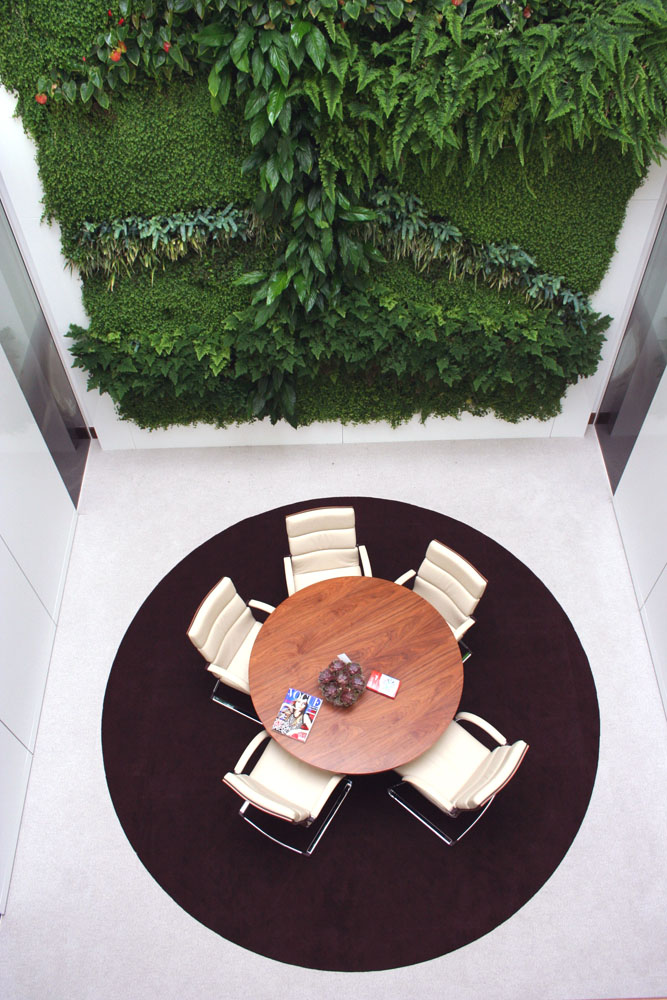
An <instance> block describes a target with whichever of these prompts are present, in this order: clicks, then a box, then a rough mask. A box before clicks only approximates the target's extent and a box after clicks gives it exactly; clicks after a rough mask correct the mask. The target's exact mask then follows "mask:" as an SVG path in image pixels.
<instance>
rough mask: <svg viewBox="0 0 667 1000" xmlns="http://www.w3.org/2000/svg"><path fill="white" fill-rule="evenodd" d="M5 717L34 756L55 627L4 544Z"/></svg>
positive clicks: (0, 549)
mask: <svg viewBox="0 0 667 1000" xmlns="http://www.w3.org/2000/svg"><path fill="white" fill-rule="evenodd" d="M0 580H2V600H1V601H0V635H2V646H3V657H2V659H3V662H2V667H1V668H0V718H2V721H3V722H4V724H5V725H6V726H7V728H8V729H9V730H10V731H11V732H12V733H13V735H14V736H16V738H17V739H19V740H20V741H21V743H23V745H24V746H25V747H26V749H28V750H30V752H31V753H32V752H33V751H34V749H35V739H36V736H37V724H38V722H39V713H40V710H41V707H42V698H43V696H44V688H45V686H46V675H47V673H48V670H49V660H50V658H51V649H52V647H53V640H54V637H55V633H56V626H55V622H54V621H53V619H52V618H51V617H50V615H48V614H47V612H46V610H45V609H44V605H43V604H42V602H41V601H40V599H39V598H38V597H37V594H36V593H35V591H34V590H33V588H32V587H31V586H30V584H29V582H28V580H27V578H26V577H25V575H24V574H23V572H22V570H21V569H20V567H19V566H18V565H17V563H16V561H15V560H14V557H13V556H12V555H11V554H10V552H9V549H8V548H7V546H6V545H5V543H4V542H3V541H2V540H0Z"/></svg>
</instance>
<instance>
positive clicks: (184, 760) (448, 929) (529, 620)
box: [102, 497, 599, 972]
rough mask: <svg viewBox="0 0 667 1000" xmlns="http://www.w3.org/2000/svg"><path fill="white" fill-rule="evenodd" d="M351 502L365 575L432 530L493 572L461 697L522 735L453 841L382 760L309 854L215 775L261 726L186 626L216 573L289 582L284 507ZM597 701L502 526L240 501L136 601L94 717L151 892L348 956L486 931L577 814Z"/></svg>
mask: <svg viewBox="0 0 667 1000" xmlns="http://www.w3.org/2000/svg"><path fill="white" fill-rule="evenodd" d="M329 504H352V505H353V506H354V507H355V510H356V516H357V538H358V541H359V542H361V543H364V544H365V545H366V546H367V548H368V552H369V555H370V559H371V564H372V567H373V573H374V575H376V576H380V577H384V578H386V579H390V580H393V579H395V578H396V577H397V576H398V575H399V574H400V573H402V572H403V571H404V570H406V569H409V568H413V569H417V568H418V566H419V564H420V562H421V560H422V558H423V555H424V552H425V550H426V547H427V545H428V543H429V541H430V540H431V539H432V538H438V539H439V540H440V541H442V542H444V543H446V544H447V545H449V546H451V547H452V548H454V549H456V550H457V551H458V552H460V553H462V554H463V555H465V556H466V557H467V558H468V559H469V560H470V561H471V562H472V563H473V564H474V565H475V566H476V567H477V568H478V569H479V571H480V572H481V573H483V574H484V576H486V577H487V578H488V580H489V584H488V587H487V590H486V593H485V594H484V596H483V598H482V600H481V602H480V604H479V606H478V608H477V612H476V615H475V617H476V619H477V624H476V625H475V626H474V627H473V628H472V629H471V630H470V632H469V633H468V637H467V638H468V642H469V645H470V646H471V648H472V650H473V656H472V658H471V659H470V660H469V662H468V663H467V664H466V668H465V682H464V689H463V697H462V701H461V706H460V707H461V708H462V709H466V710H468V711H471V712H475V713H477V714H479V715H481V716H483V717H484V718H486V719H488V721H489V722H491V723H492V724H493V725H495V726H496V727H497V728H498V729H500V731H501V732H503V733H504V734H505V736H506V737H507V738H508V740H510V741H513V740H515V739H524V740H526V741H527V742H528V743H529V744H530V750H529V751H528V754H527V756H526V759H525V761H524V763H523V764H522V766H521V769H520V770H519V772H518V774H517V776H516V777H515V778H514V780H513V781H512V782H511V783H510V784H509V785H508V786H507V788H506V789H504V790H503V792H502V793H501V794H500V795H499V796H498V798H497V799H496V800H495V801H494V802H493V804H492V805H491V807H490V809H489V810H488V812H487V813H486V814H485V815H484V817H483V818H482V819H481V821H480V822H479V823H478V824H477V826H476V827H475V828H474V830H472V831H471V833H470V834H469V835H468V836H467V837H466V838H465V839H464V840H462V841H461V842H460V843H458V844H457V845H456V846H454V847H452V848H448V847H446V846H445V845H444V844H443V843H442V842H441V841H440V840H438V838H436V837H435V836H434V835H433V834H432V833H430V832H429V831H428V830H427V829H426V828H425V827H423V826H421V825H420V824H419V823H417V821H416V820H414V819H413V818H412V817H411V816H410V815H409V814H408V813H406V812H405V811H404V810H402V809H401V808H400V807H399V806H398V805H396V804H395V803H394V802H392V801H391V799H390V798H389V797H388V795H387V792H386V788H387V786H388V785H389V784H390V783H392V782H395V781H396V780H397V778H396V775H394V774H392V773H390V774H381V775H375V776H362V777H356V778H355V779H354V785H353V788H352V791H351V793H350V795H349V796H348V798H347V800H346V802H345V803H344V804H343V806H342V808H341V810H340V811H339V813H338V815H337V816H336V818H335V820H334V822H333V824H332V826H331V827H330V828H329V830H328V831H327V833H326V834H325V836H324V839H323V840H322V842H321V843H320V845H319V847H318V849H317V850H316V852H315V853H314V854H313V856H312V857H310V858H304V857H301V856H299V855H296V854H292V853H291V852H289V851H286V850H284V849H283V848H280V847H278V846H277V845H275V844H273V843H271V842H270V841H268V840H266V839H265V838H264V837H262V835H261V834H260V833H258V832H257V831H255V830H253V829H252V828H251V827H250V826H248V824H246V823H244V822H243V821H242V819H241V818H240V817H239V815H238V809H239V806H240V799H239V798H238V797H237V796H236V795H234V793H233V792H232V791H231V790H230V789H228V788H226V787H225V786H224V785H223V784H222V783H221V778H222V775H223V774H224V773H225V772H226V771H227V770H229V769H231V768H232V767H233V765H234V764H235V763H236V761H237V759H238V757H239V755H240V753H241V751H242V750H243V749H244V747H245V746H246V745H247V743H248V742H249V741H250V739H251V738H252V737H253V735H254V734H255V733H256V732H257V731H258V728H257V726H255V725H253V723H252V722H250V721H248V720H247V719H245V718H243V717H242V716H239V715H236V714H235V713H233V712H230V711H229V710H227V709H225V708H223V707H221V706H219V705H216V704H215V703H214V702H212V701H211V700H210V697H209V696H210V693H211V691H212V688H213V678H212V676H211V674H209V673H207V671H206V665H205V663H204V660H203V659H202V658H201V656H200V655H199V654H198V653H197V651H196V650H195V649H194V647H193V646H192V645H191V644H190V642H189V640H188V639H187V638H186V630H187V628H188V625H189V623H190V620H191V618H192V616H193V614H194V612H195V610H196V608H197V606H198V605H199V602H200V601H201V599H202V598H203V596H204V595H205V594H206V593H207V592H208V590H209V589H210V588H211V587H212V586H213V585H214V584H215V583H216V582H217V581H218V580H219V579H220V578H221V577H222V576H225V575H227V576H230V577H231V578H232V580H233V581H234V583H235V584H236V587H237V589H238V591H239V593H240V594H241V596H242V597H243V598H244V599H245V600H249V599H250V598H253V597H254V598H257V599H259V600H263V601H267V602H269V603H271V604H278V603H279V602H280V601H281V600H283V599H284V598H285V597H286V596H287V595H286V589H285V580H284V576H283V565H282V561H283V556H284V555H286V554H287V544H286V538H285V527H284V516H285V514H288V513H291V512H293V511H295V510H303V509H306V508H308V507H315V506H325V505H329ZM598 740H599V715H598V705H597V698H596V693H595V685H594V683H593V678H592V675H591V672H590V669H589V666H588V661H587V659H586V654H585V653H584V651H583V649H582V647H581V644H580V642H579V640H578V638H577V636H576V634H575V632H574V629H573V628H572V625H571V624H570V621H569V619H568V618H567V616H566V615H565V613H564V612H563V610H562V608H561V607H560V605H559V604H558V603H557V601H556V600H555V599H554V597H553V596H552V595H551V593H550V592H549V591H548V590H547V588H546V587H545V586H544V585H543V584H542V583H541V582H540V580H539V579H538V578H537V577H536V576H535V575H534V574H533V573H532V572H531V571H530V570H529V569H528V568H527V567H526V566H525V565H523V563H521V562H520V561H519V560H518V559H516V558H515V557H514V556H513V555H511V553H509V552H508V551H507V550H506V549H504V548H503V547H502V546H500V545H498V544H497V543H496V542H494V541H493V540H492V539H490V538H488V537H487V536H486V535H483V534H481V533H480V532H478V531H475V530H474V529H473V528H470V527H468V526H467V525H465V524H462V523H461V522H459V521H455V520H453V519H452V518H449V517H446V516H444V515H443V514H438V513H436V512H434V511H430V510H424V509H422V508H419V507H415V506H412V505H410V504H405V503H398V502H396V501H391V500H381V499H376V498H370V497H335V498H330V497H326V498H319V499H315V500H304V501H302V502H300V503H298V504H291V505H289V506H287V507H282V508H279V509H276V510H272V511H268V512H267V513H265V514H261V515H258V516H256V517H252V518H248V519H246V520H244V521H240V522H239V523H238V524H235V525H234V526H233V527H231V528H228V529H227V530H226V531H223V532H221V533H220V534H219V535H216V536H215V537H214V538H211V539H210V540H209V541H208V542H205V543H204V544H203V545H201V546H200V547H199V548H198V549H196V550H195V551H194V552H192V553H191V554H190V555H189V556H187V557H186V558H185V559H183V560H182V562H180V563H179V564H178V565H177V566H176V567H174V569H173V570H172V571H171V572H170V573H168V574H167V576H166V577H165V578H164V579H163V580H162V581H161V583H160V584H159V585H158V586H157V587H156V588H155V590H154V591H153V593H152V594H151V595H150V596H149V597H148V598H147V600H146V601H145V602H144V604H143V605H142V607H141V608H140V609H139V611H138V612H137V614H136V616H135V618H134V620H133V622H132V623H131V625H130V627H129V628H128V630H127V633H126V634H125V637H124V639H123V641H122V643H121V645H120V648H119V650H118V654H117V656H116V659H115V661H114V664H113V668H112V670H111V674H110V677H109V682H108V686H107V691H106V696H105V701H104V712H103V718H102V743H103V753H104V762H105V768H106V774H107V781H108V784H109V790H110V793H111V797H112V800H113V803H114V806H115V809H116V812H117V814H118V818H119V820H120V822H121V824H122V827H123V829H124V831H125V833H126V835H127V837H128V839H129V841H130V843H131V844H132V847H133V848H134V850H135V851H136V852H137V854H138V856H139V858H140V859H141V861H142V863H143V864H144V865H145V867H146V868H147V869H148V871H149V872H150V874H151V875H152V876H153V878H155V879H156V881H157V882H158V883H159V884H160V885H161V886H162V888H163V889H164V890H165V892H167V893H169V894H170V895H171V896H172V898H173V899H174V900H175V901H176V902H177V903H178V904H179V905H180V906H182V907H183V908H184V909H185V910H186V911H187V912H188V913H190V914H191V915H192V916H193V917H195V918H196V919H197V920H199V921H201V922H202V923H203V924H205V925H206V926H208V927H210V928H211V929H212V930H214V931H216V932H217V933H218V934H221V935H222V936H223V937H225V938H227V939H228V940H230V941H233V942H234V943H236V944H238V945H241V946H243V947H244V948H247V949H250V950H251V951H254V952H257V953H259V954H262V955H265V956H267V957H269V958H272V959H277V960H279V961H282V962H286V963H289V964H292V965H299V966H304V967H308V968H313V969H324V970H340V971H350V972H360V971H371V970H380V969H390V968H396V967H399V966H404V965H412V964H414V963H416V962H423V961H425V960H427V959H432V958H436V957H437V956H440V955H444V954H446V953H447V952H449V951H452V950H454V949H456V948H460V947H461V946H462V945H465V944H469V943H470V942H471V941H474V940H475V939H476V938H478V937H480V936H481V935H483V934H486V933H488V932H489V931H491V930H492V929H493V928H494V927H497V926H498V924H500V923H501V922H502V921H504V920H506V919H507V918H508V917H510V916H511V915H512V914H513V913H515V912H516V911H517V910H518V909H519V907H521V906H522V905H523V904H524V903H525V902H526V901H527V900H529V899H530V897H531V896H532V895H533V894H534V893H535V892H537V891H538V889H539V888H540V887H541V886H542V885H543V884H544V883H545V882H546V880H547V879H548V878H549V876H550V875H551V874H552V872H553V871H554V870H555V869H556V867H557V866H558V864H559V863H560V862H561V861H562V859H563V857H564V855H565V853H566V852H567V850H568V848H569V846H570V844H571V843H572V840H573V838H574V837H575V835H576V833H577V830H578V829H579V826H580V824H581V822H582V820H583V817H584V814H585V812H586V808H587V806H588V801H589V798H590V795H591V792H592V789H593V782H594V780H595V772H596V767H597V757H598Z"/></svg>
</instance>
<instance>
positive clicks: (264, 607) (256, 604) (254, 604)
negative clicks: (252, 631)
mask: <svg viewBox="0 0 667 1000" xmlns="http://www.w3.org/2000/svg"><path fill="white" fill-rule="evenodd" d="M248 607H249V608H257V609H258V610H259V611H266V613H267V614H269V615H270V614H271V612H272V611H275V610H276V609H275V607H274V606H273V604H265V603H264V601H256V600H255V599H254V598H253V599H252V600H251V601H248Z"/></svg>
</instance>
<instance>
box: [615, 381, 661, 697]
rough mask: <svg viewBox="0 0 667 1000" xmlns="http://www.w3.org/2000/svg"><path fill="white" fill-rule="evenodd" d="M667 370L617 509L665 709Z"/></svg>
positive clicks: (630, 461)
mask: <svg viewBox="0 0 667 1000" xmlns="http://www.w3.org/2000/svg"><path fill="white" fill-rule="evenodd" d="M665 497H667V370H666V371H665V372H664V373H663V376H662V379H661V381H660V384H659V386H658V388H657V391H656V394H655V396H654V397H653V402H652V404H651V408H650V409H649V412H648V414H647V416H646V419H645V420H644V423H643V425H642V429H641V431H640V433H639V437H638V438H637V440H636V442H635V445H634V448H633V449H632V453H631V455H630V458H629V459H628V463H627V465H626V467H625V470H624V472H623V475H622V477H621V481H620V483H619V484H618V488H617V490H616V493H615V495H614V509H615V511H616V518H617V520H618V525H619V528H620V532H621V537H622V539H623V545H624V546H625V552H626V555H627V558H628V564H629V566H630V573H631V574H632V581H633V583H634V587H635V591H636V594H637V600H638V602H639V607H640V611H641V615H642V619H643V621H644V627H645V629H646V635H647V638H648V642H649V647H650V649H651V655H652V657H653V664H654V666H655V671H656V675H657V678H658V683H659V685H660V691H661V694H662V699H663V702H664V704H665V707H666V708H667V505H666V504H665Z"/></svg>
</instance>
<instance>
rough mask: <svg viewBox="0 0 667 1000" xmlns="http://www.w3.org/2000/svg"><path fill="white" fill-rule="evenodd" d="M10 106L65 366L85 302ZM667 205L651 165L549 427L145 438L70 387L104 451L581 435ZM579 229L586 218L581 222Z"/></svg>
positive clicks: (17, 160) (4, 143)
mask: <svg viewBox="0 0 667 1000" xmlns="http://www.w3.org/2000/svg"><path fill="white" fill-rule="evenodd" d="M13 108H14V99H13V97H12V96H11V94H9V93H8V92H7V91H5V90H3V89H2V88H0V192H2V193H3V200H4V201H5V207H6V211H7V213H8V215H10V221H11V222H12V227H13V229H14V232H15V233H16V236H17V239H18V241H19V244H20V246H21V249H22V251H23V254H24V257H25V258H26V264H27V266H28V270H29V271H30V273H31V277H32V279H33V284H34V285H35V289H36V291H37V294H38V296H39V298H40V301H41V304H42V309H43V310H44V314H45V315H46V318H47V321H48V323H49V326H50V327H51V332H52V334H53V336H54V339H55V340H56V343H57V346H58V349H59V351H60V354H61V357H62V358H63V360H64V362H65V365H66V367H69V364H70V361H69V360H68V358H69V355H68V348H67V341H66V340H65V339H64V335H65V334H66V333H67V330H68V328H69V325H70V323H78V324H80V325H82V326H86V325H87V319H86V317H85V314H84V312H83V308H82V305H81V295H80V285H79V281H78V278H76V277H73V276H72V275H70V274H69V272H68V271H63V268H64V261H63V258H62V257H61V255H60V252H59V246H60V243H59V240H60V234H59V229H58V227H57V226H56V225H53V226H47V225H45V224H44V223H42V222H40V216H41V211H42V208H41V205H40V201H41V197H42V192H41V187H40V182H39V178H38V175H37V166H36V163H35V156H34V146H33V144H32V142H31V140H30V139H29V138H28V137H27V136H26V135H25V133H24V132H23V128H22V126H21V123H20V121H18V120H17V119H13V118H12V113H13ZM665 198H667V162H663V163H662V164H661V165H660V166H656V165H653V166H652V167H651V170H650V172H649V176H648V177H647V179H646V181H645V182H644V184H643V185H642V186H641V188H640V189H639V190H638V191H637V192H636V193H635V194H634V195H633V197H632V199H631V201H630V203H629V205H628V210H627V213H626V220H625V224H624V227H623V230H622V232H621V233H620V235H619V238H618V240H617V252H616V254H615V256H614V259H613V260H612V263H611V267H610V269H609V271H608V273H607V276H606V277H605V280H604V281H603V283H602V285H601V286H600V289H599V290H598V292H597V293H596V295H595V296H594V298H593V305H594V307H595V309H596V310H597V311H598V312H601V313H606V314H608V315H610V316H612V317H613V318H614V322H613V323H612V326H611V328H610V330H609V331H608V334H607V343H606V345H605V348H604V354H603V360H602V363H601V365H600V368H599V369H598V371H597V373H596V374H595V375H594V376H593V377H592V378H590V379H587V380H585V381H582V382H580V383H579V384H578V385H576V386H573V387H572V388H571V389H570V391H569V392H568V393H567V396H566V398H565V400H564V402H563V412H562V413H561V414H560V415H559V416H558V417H556V418H555V419H554V420H549V421H546V422H542V421H538V420H524V421H522V422H521V423H519V424H508V423H505V422H504V421H501V420H497V419H496V418H494V417H473V416H471V415H469V414H464V415H463V416H462V417H461V419H460V420H457V419H455V418H453V417H449V418H446V419H438V418H433V419H429V420H428V421H426V424H422V423H421V422H420V421H419V420H418V419H416V418H415V419H413V420H411V421H409V422H408V423H407V424H405V425H402V426H401V427H399V428H397V429H395V430H394V429H393V428H391V427H390V426H389V424H386V423H383V422H379V423H376V424H370V425H365V424H364V425H360V426H358V427H353V426H343V425H341V424H338V423H331V424H316V425H313V426H312V427H307V428H301V429H299V430H298V431H295V430H294V429H293V428H292V427H290V426H289V425H287V424H285V423H282V422H281V423H279V424H277V425H276V426H272V425H271V423H270V421H268V420H264V421H262V422H261V423H256V424H252V425H248V424H245V425H241V426H239V427H232V428H227V429H225V430H220V429H217V428H214V427H209V426H206V425H198V426H195V427H176V428H171V429H169V430H159V431H144V430H142V429H141V428H139V427H137V426H136V425H134V424H131V423H128V422H126V421H120V420H118V418H117V417H116V415H115V411H114V407H113V404H112V403H111V401H110V399H109V397H108V396H100V394H99V393H98V392H97V391H95V392H87V390H86V387H85V375H84V374H83V373H82V372H81V371H80V370H79V369H74V370H72V371H71V377H72V383H73V386H74V390H75V393H76V395H77V398H78V400H79V404H80V407H81V410H82V412H83V413H84V415H85V416H86V420H87V421H88V424H89V426H94V427H95V429H96V431H97V434H98V437H99V439H100V444H101V445H102V447H103V448H104V449H107V450H109V449H117V448H176V447H177V448H183V447H190V446H192V447H206V446H221V445H264V444H276V445H282V444H317V443H331V442H337V443H340V444H346V443H357V442H363V441H414V440H429V439H430V440H434V439H451V438H473V439H474V438H507V437H550V436H552V435H553V436H554V437H580V436H581V435H583V434H584V432H585V430H586V426H587V424H588V419H589V417H590V414H591V412H593V411H594V410H596V409H597V403H598V401H599V399H600V398H601V395H602V392H603V390H604V387H605V385H606V382H607V378H608V376H609V372H610V370H611V365H612V364H613V360H614V358H615V356H616V352H617V350H618V346H619V343H620V339H621V337H622V334H623V331H624V329H625V324H626V322H627V318H628V316H629V312H630V308H631V306H632V302H633V301H634V296H635V294H636V291H637V288H638V287H639V283H640V281H641V276H642V274H643V271H644V267H645V265H646V260H647V259H648V254H649V252H650V248H651V245H652V242H653V237H654V235H655V231H656V229H657V225H658V222H659V219H660V216H661V214H662V208H663V206H664V202H665ZM582 225H585V220H582Z"/></svg>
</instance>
